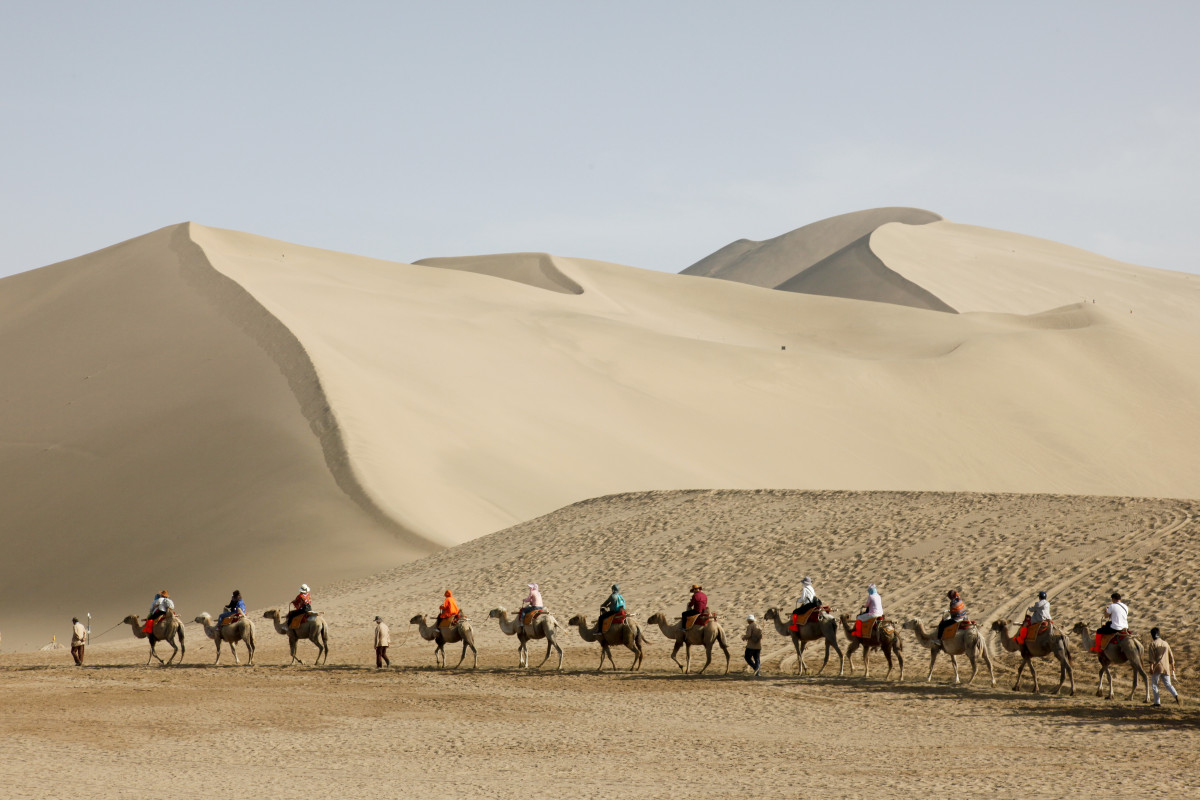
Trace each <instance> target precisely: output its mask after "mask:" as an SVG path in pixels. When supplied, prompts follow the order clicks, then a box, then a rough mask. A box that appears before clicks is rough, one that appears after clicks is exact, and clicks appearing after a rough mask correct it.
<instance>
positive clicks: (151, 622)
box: [142, 609, 179, 633]
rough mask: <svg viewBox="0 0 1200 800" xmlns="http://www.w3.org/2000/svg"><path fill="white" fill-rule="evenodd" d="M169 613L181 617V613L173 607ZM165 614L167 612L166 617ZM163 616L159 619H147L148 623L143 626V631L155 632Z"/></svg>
mask: <svg viewBox="0 0 1200 800" xmlns="http://www.w3.org/2000/svg"><path fill="white" fill-rule="evenodd" d="M167 613H168V614H170V615H171V616H172V617H175V618H176V619H178V618H179V615H178V614H176V613H175V609H171V610H170V611H168V612H167ZM165 616H166V614H163V617H165ZM163 617H159V618H158V619H148V620H146V624H145V625H143V626H142V633H154V626H155V624H156V623H157V622H158V620H159V619H162V618H163Z"/></svg>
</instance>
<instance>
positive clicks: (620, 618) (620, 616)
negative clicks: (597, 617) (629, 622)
mask: <svg viewBox="0 0 1200 800" xmlns="http://www.w3.org/2000/svg"><path fill="white" fill-rule="evenodd" d="M628 618H629V614H628V613H626V611H625V609H621V610H620V611H618V612H617V613H615V614H613V615H612V616H611V617H606V618H605V619H604V622H603V623H602V624H601V625H600V632H601V633H608V629H609V628H611V627H612V626H613V624H614V623H617V622H624V621H625V620H626V619H628Z"/></svg>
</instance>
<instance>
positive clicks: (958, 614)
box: [938, 589, 967, 642]
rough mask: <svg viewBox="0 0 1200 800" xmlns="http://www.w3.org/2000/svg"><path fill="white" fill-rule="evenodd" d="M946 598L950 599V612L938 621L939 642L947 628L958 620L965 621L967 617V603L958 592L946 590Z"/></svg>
mask: <svg viewBox="0 0 1200 800" xmlns="http://www.w3.org/2000/svg"><path fill="white" fill-rule="evenodd" d="M946 599H947V600H949V601H950V612H949V615H948V616H946V617H944V618H943V619H942V621H941V622H939V623H938V641H939V642H940V641H941V640H942V634H943V633H945V632H946V628H949V627H950V626H951V625H953V624H954V623H956V622H963V621H964V620H966V618H967V604H966V603H964V602H963V599H962V598H961V597H959V596H958V592H956V591H955V590H953V589H951V590H950V591H948V592H946Z"/></svg>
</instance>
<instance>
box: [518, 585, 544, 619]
mask: <svg viewBox="0 0 1200 800" xmlns="http://www.w3.org/2000/svg"><path fill="white" fill-rule="evenodd" d="M528 586H529V595H528V596H527V597H526V598H525V600H524V605H523V606H522V607H521V612H520V618H521V621H522V622H524V620H525V615H526V614H528V613H529V612H530V611H538V610H541V609H543V608H545V607H546V606H545V605H544V604H543V603H542V593H541V591H540V590H539V589H538V585H537V584H536V583H530V584H528Z"/></svg>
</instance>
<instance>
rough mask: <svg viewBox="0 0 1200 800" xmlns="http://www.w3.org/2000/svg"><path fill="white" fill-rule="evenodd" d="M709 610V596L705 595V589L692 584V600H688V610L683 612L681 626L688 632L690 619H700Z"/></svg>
mask: <svg viewBox="0 0 1200 800" xmlns="http://www.w3.org/2000/svg"><path fill="white" fill-rule="evenodd" d="M707 608H708V595H706V594H705V593H704V587H703V586H701V585H700V584H698V583H693V584H692V599H691V600H688V604H687V610H685V611H684V612H683V617H682V619H681V620H680V622H679V626H680V627H681V628H683V629H684V630H687V623H688V618H689V617H698V616H700V615H701V614H703V613H704V611H705V609H707Z"/></svg>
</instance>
